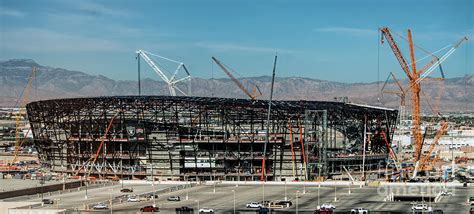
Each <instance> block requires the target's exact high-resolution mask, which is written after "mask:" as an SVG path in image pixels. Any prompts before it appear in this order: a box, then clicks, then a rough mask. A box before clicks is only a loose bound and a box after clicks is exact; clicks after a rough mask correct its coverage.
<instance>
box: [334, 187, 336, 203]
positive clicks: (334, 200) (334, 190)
mask: <svg viewBox="0 0 474 214" xmlns="http://www.w3.org/2000/svg"><path fill="white" fill-rule="evenodd" d="M334 201H337V186H336V184H334Z"/></svg>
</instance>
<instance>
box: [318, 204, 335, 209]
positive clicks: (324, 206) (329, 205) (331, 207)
mask: <svg viewBox="0 0 474 214" xmlns="http://www.w3.org/2000/svg"><path fill="white" fill-rule="evenodd" d="M321 208H327V209H336V206H334V205H332V204H323V205H321Z"/></svg>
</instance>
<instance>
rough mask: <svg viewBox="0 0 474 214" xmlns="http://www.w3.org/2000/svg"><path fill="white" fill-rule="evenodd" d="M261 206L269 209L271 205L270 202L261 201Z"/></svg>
mask: <svg viewBox="0 0 474 214" xmlns="http://www.w3.org/2000/svg"><path fill="white" fill-rule="evenodd" d="M260 204H261V205H263V206H264V207H268V205H270V201H260Z"/></svg>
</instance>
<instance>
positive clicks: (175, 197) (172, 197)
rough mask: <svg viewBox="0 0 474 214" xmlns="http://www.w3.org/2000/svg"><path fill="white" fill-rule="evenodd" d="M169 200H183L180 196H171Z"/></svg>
mask: <svg viewBox="0 0 474 214" xmlns="http://www.w3.org/2000/svg"><path fill="white" fill-rule="evenodd" d="M167 200H168V201H181V198H180V197H179V196H170V197H168V199H167Z"/></svg>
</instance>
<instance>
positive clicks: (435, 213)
mask: <svg viewBox="0 0 474 214" xmlns="http://www.w3.org/2000/svg"><path fill="white" fill-rule="evenodd" d="M443 213H444V212H443V210H433V211H429V212H428V214H443Z"/></svg>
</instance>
